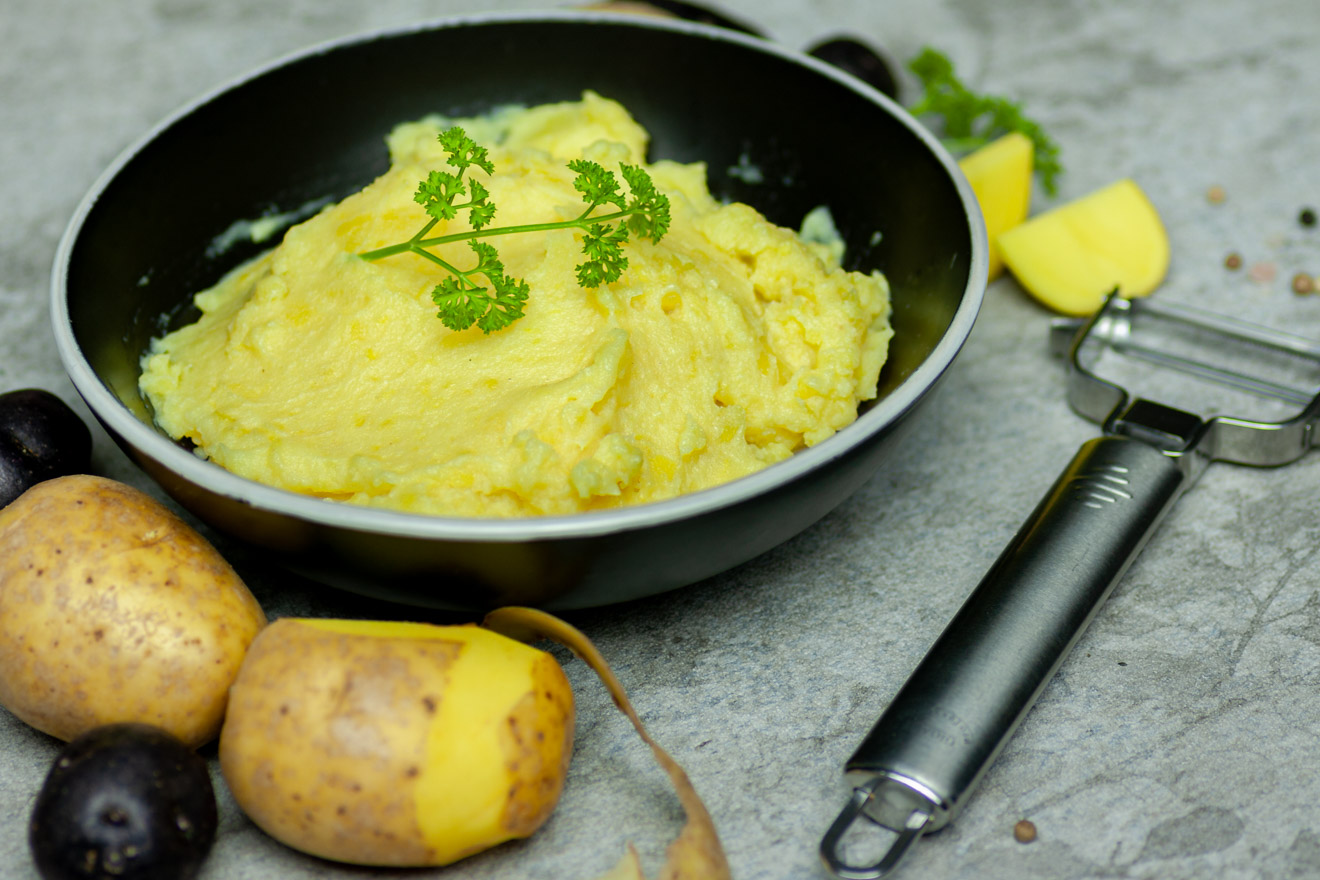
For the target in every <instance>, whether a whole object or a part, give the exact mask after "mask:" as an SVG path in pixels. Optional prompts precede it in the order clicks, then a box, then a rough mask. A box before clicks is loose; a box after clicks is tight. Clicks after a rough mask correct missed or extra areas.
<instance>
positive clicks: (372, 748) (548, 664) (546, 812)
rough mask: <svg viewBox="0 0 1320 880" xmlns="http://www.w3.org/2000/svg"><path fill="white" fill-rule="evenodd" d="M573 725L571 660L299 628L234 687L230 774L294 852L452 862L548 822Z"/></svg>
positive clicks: (365, 631) (372, 632)
mask: <svg viewBox="0 0 1320 880" xmlns="http://www.w3.org/2000/svg"><path fill="white" fill-rule="evenodd" d="M316 624H326V625H329V626H331V627H334V626H337V625H339V624H343V625H344V626H346V627H348V628H349V630H351V631H335V630H334V629H329V630H327V629H324V628H321V627H319V626H317V625H316ZM474 637H475V638H476V640H477V642H478V643H477V644H474V643H473V642H472V641H468V639H470V638H474ZM496 640H499V642H504V643H508V644H507V645H501V644H499V642H497V641H496ZM508 646H515V648H514V649H512V650H509V649H508ZM492 648H493V651H492ZM494 691H502V693H503V696H501V697H500V698H498V699H494V700H486V699H485V698H484V697H482V698H474V697H473V695H474V694H478V693H482V694H484V693H492V692H494ZM464 694H466V696H465V695H464ZM450 701H453V705H447V703H448V702H450ZM478 704H480V705H478ZM573 721H574V710H573V702H572V691H571V689H570V688H569V685H568V681H567V679H566V678H565V676H564V673H563V671H562V670H561V669H560V667H559V664H558V662H556V661H555V659H554V658H553V657H552V656H551V655H549V654H546V653H544V652H541V651H537V650H535V649H533V648H530V647H528V646H526V645H522V644H520V643H517V642H513V641H512V640H510V639H505V637H503V636H499V635H496V634H494V633H491V632H489V631H487V630H482V629H479V628H478V627H475V626H470V627H469V626H463V627H453V626H450V627H439V626H428V625H425V624H390V623H384V624H377V623H374V622H370V621H345V622H329V623H328V624H327V622H324V621H303V620H294V619H289V618H284V619H280V620H277V621H275V622H274V623H272V624H271V625H270V626H269V627H268V628H267V629H266V630H265V631H264V632H263V633H262V634H261V635H260V636H259V637H258V638H257V640H256V641H255V642H254V643H253V645H252V648H251V650H250V651H249V653H248V657H247V660H246V661H245V663H244V666H243V669H242V671H241V672H240V674H239V677H238V680H237V681H236V682H235V683H234V687H233V691H232V695H231V699H230V711H229V715H228V717H227V718H226V720H225V726H224V729H223V731H222V732H221V735H220V766H221V770H222V772H223V773H224V777H225V781H226V783H227V784H228V786H229V789H230V791H231V792H232V793H233V795H234V798H235V800H236V801H237V802H238V804H239V806H240V807H241V808H242V809H243V810H244V812H245V813H247V815H248V816H249V817H250V818H251V819H252V820H253V821H254V822H255V823H256V824H257V825H258V826H260V827H261V828H262V829H264V830H265V831H266V832H267V833H268V834H270V835H271V836H273V837H275V838H276V839H278V840H280V841H282V842H283V843H285V844H286V845H288V846H291V847H293V848H295V849H298V850H301V851H303V852H306V853H310V854H312V855H316V856H319V857H322V858H326V859H333V860H336V861H340V862H348V863H353V864H361V865H378V866H396V867H404V866H409V867H417V866H427V865H444V864H449V863H451V862H454V861H456V860H458V859H461V858H463V857H465V856H468V855H472V854H474V853H476V852H479V851H481V850H484V849H487V848H489V847H491V846H494V845H496V844H499V843H502V842H503V841H506V840H510V839H512V838H516V837H526V836H528V835H530V834H532V833H533V832H534V831H535V830H536V829H537V828H539V827H540V826H541V824H542V823H544V822H545V820H546V819H547V818H548V817H549V816H550V813H551V811H552V810H553V809H554V806H555V804H556V803H557V801H558V799H559V795H560V792H561V790H562V787H563V782H564V778H565V776H566V775H567V772H568V762H569V758H570V753H571V751H572V735H573ZM467 748H471V749H474V750H475V751H474V752H473V754H472V755H471V756H456V755H455V754H454V751H455V750H456V749H457V750H458V751H463V750H464V749H467Z"/></svg>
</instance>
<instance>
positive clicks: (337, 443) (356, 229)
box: [141, 93, 891, 517]
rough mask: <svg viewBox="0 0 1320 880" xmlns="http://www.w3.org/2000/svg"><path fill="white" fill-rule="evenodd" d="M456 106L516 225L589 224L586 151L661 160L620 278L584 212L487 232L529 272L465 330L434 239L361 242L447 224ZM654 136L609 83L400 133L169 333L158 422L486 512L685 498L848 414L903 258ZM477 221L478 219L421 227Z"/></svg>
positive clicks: (224, 448)
mask: <svg viewBox="0 0 1320 880" xmlns="http://www.w3.org/2000/svg"><path fill="white" fill-rule="evenodd" d="M455 124H457V125H458V126H459V127H461V128H462V129H463V130H464V131H465V132H466V133H467V134H468V135H469V136H470V137H471V138H472V139H473V140H474V141H475V142H477V143H479V144H482V145H484V146H486V147H487V148H488V150H489V159H490V162H491V164H492V165H493V167H494V173H493V174H486V173H485V172H484V170H480V169H468V177H467V178H465V179H470V180H475V181H479V182H480V183H481V185H482V187H483V191H484V192H485V193H486V195H487V196H488V202H489V203H492V204H494V205H497V206H498V211H497V213H496V216H495V217H494V222H495V223H498V224H499V225H501V226H509V225H517V224H522V223H537V224H539V223H544V222H545V221H547V220H554V219H563V220H566V219H571V218H573V217H576V216H578V215H579V214H580V213H581V212H582V209H583V198H582V195H583V194H582V192H581V191H580V190H578V189H575V188H574V181H575V179H576V178H577V174H576V173H575V172H574V171H573V170H572V169H571V168H569V167H568V163H569V162H570V161H573V160H585V161H589V162H593V163H597V164H598V165H599V166H601V167H602V168H605V169H609V170H611V172H612V173H613V172H614V171H618V170H621V168H622V166H625V165H627V166H632V167H636V168H641V169H643V170H644V171H645V172H646V175H647V179H648V180H650V181H653V184H654V187H655V189H656V190H657V191H658V192H659V193H661V194H663V195H664V196H665V198H666V199H667V201H668V205H669V215H670V216H669V223H668V226H667V229H666V230H665V231H664V234H663V236H662V237H659V238H660V240H659V241H656V240H654V238H650V237H647V236H645V235H638V234H634V235H632V236H631V237H630V239H629V241H627V243H626V245H624V246H623V247H622V250H621V253H622V255H623V257H625V258H626V260H627V266H626V268H625V269H623V270H622V272H621V274H620V275H619V277H618V279H617V280H615V281H612V282H606V283H601V284H599V285H597V286H595V287H585V288H584V287H583V286H581V285H580V284H579V278H578V273H579V266H581V265H582V264H583V252H582V249H583V243H584V241H583V231H582V230H580V229H572V228H565V229H555V230H551V231H548V232H543V233H539V234H518V235H512V234H511V235H502V236H499V237H498V238H497V239H496V238H491V239H481V241H483V242H486V243H490V244H493V245H495V246H496V247H497V249H498V256H499V259H500V261H501V270H500V271H501V273H502V274H503V275H505V276H507V278H508V279H515V280H518V281H522V282H525V283H526V285H527V295H526V297H525V299H524V300H522V301H521V312H522V314H521V316H520V317H516V319H515V320H511V321H508V322H505V326H502V327H498V328H496V327H483V326H479V325H475V324H474V325H473V326H469V327H467V329H462V330H455V329H453V328H452V327H450V326H447V325H446V322H445V321H443V320H437V317H436V315H437V308H438V307H437V303H438V302H439V300H433V294H434V293H435V292H436V288H437V286H438V285H440V284H441V283H443V282H445V279H446V278H452V277H454V273H452V272H449V271H447V270H445V269H443V268H442V267H441V266H439V265H438V264H437V263H436V262H435V261H434V260H431V259H429V258H427V257H424V256H422V255H420V254H417V253H411V252H410V253H399V254H395V255H392V256H389V257H388V258H382V259H365V258H364V257H362V256H360V255H362V254H369V253H371V252H372V251H373V250H379V249H380V248H384V247H388V246H391V245H395V244H398V243H399V242H406V241H407V240H409V239H410V238H411V237H412V236H414V235H416V234H417V233H418V230H419V229H421V228H423V226H424V224H426V223H429V220H428V215H427V212H426V210H425V208H424V206H422V205H419V203H418V200H417V199H419V198H421V196H420V194H419V192H418V190H419V187H418V181H419V180H422V181H426V180H428V179H429V175H430V174H431V172H432V171H436V170H437V169H439V170H442V171H443V170H444V169H445V168H446V167H450V166H448V164H447V160H448V159H449V158H451V157H450V156H447V155H446V152H445V149H444V145H443V144H442V143H440V141H439V139H438V135H439V134H440V133H441V132H443V131H447V130H449V129H450V128H451V127H452V126H453V125H455ZM647 141H648V135H647V133H646V132H645V131H644V130H643V129H642V128H641V127H640V126H639V125H638V124H637V122H635V121H634V120H633V119H632V118H631V117H630V116H629V115H628V113H627V112H626V111H625V110H624V109H623V108H622V107H621V106H620V105H618V104H617V103H615V102H612V101H609V100H607V99H604V98H601V97H599V96H597V95H594V94H591V93H587V94H585V95H584V96H583V98H582V100H580V101H576V102H568V103H564V104H555V105H546V106H541V107H534V108H531V109H527V110H520V111H507V112H499V113H496V114H493V115H492V116H490V117H486V118H480V119H463V120H448V119H445V120H441V119H432V120H424V121H421V122H416V123H408V124H404V125H402V126H400V127H399V128H398V129H397V130H396V131H395V132H393V134H392V135H391V137H390V138H389V145H390V150H391V155H392V161H393V165H392V168H391V169H390V170H389V171H388V172H387V173H385V174H384V175H383V176H381V177H380V178H379V179H378V180H376V181H375V182H373V183H372V184H371V185H369V186H368V187H367V188H366V189H364V190H363V191H362V192H360V193H358V194H355V195H353V196H350V197H349V198H347V199H345V200H344V201H343V202H341V203H339V204H338V205H335V206H333V207H330V208H327V209H326V210H324V211H322V212H321V213H319V214H318V215H316V216H315V217H313V218H312V219H310V220H308V221H306V222H304V223H302V224H300V225H298V226H296V227H294V228H293V229H291V230H290V231H289V232H288V233H287V235H286V236H285V239H284V241H283V243H282V244H280V245H279V246H278V247H277V248H275V249H274V250H272V251H271V252H269V253H268V254H266V255H265V256H263V257H261V258H259V259H258V260H256V261H255V262H252V263H250V264H248V265H245V266H242V267H240V268H238V269H236V270H235V271H234V272H232V273H231V274H230V275H229V276H228V277H227V278H225V279H224V280H223V281H222V282H221V283H220V284H219V285H217V286H216V287H215V288H213V289H211V290H208V291H205V292H203V293H201V294H200V295H198V297H197V304H198V305H199V307H200V308H201V310H202V312H203V315H202V317H201V319H200V320H199V321H197V322H196V323H195V324H193V325H190V326H187V327H184V328H181V329H179V330H177V331H176V332H174V333H171V334H169V335H167V336H165V337H163V338H161V339H159V340H157V341H156V342H155V343H154V345H153V347H152V349H151V351H150V352H149V353H148V354H147V356H146V357H145V358H144V372H143V376H142V379H141V388H142V390H143V392H144V394H145V396H146V398H147V399H148V400H149V402H150V404H151V406H152V407H153V409H154V412H155V417H156V420H157V423H158V424H159V425H160V426H161V427H162V429H163V430H165V431H166V432H167V433H169V434H170V435H171V436H174V437H176V438H181V439H186V440H187V441H189V442H191V443H193V444H195V446H196V449H197V451H198V453H199V454H201V455H205V456H206V457H208V458H209V459H210V460H212V461H214V462H216V463H217V464H219V465H222V466H223V467H225V468H228V469H230V470H232V471H233V472H235V473H237V474H240V475H242V476H245V477H248V478H250V479H253V480H256V481H258V482H261V483H266V484H269V485H273V486H277V487H281V488H284V489H288V490H292V491H295V492H301V493H306V494H310V495H315V496H319V497H323V498H328V499H334V500H339V501H344V502H350V503H354V504H361V505H370V506H378V507H385V508H391V509H397V510H404V511H412V512H419V513H426V514H437V515H452V516H475V517H519V516H536V515H554V514H570V513H576V512H582V511H592V510H598V509H604V508H610V507H615V506H618V505H624V504H636V503H642V502H647V501H653V500H659V499H664V498H669V497H673V496H675V495H678V494H680V493H685V492H692V491H696V490H699V489H702V488H706V487H710V486H715V485H718V484H721V483H724V482H727V481H729V480H733V479H736V478H738V477H741V476H744V475H746V474H750V473H753V472H755V471H757V470H759V469H761V468H764V467H766V466H767V465H770V464H772V463H774V462H777V461H780V460H783V459H785V458H787V457H789V456H791V455H792V454H793V453H794V452H795V451H797V450H800V449H802V448H804V447H807V446H810V445H813V444H815V443H819V442H820V441H822V440H824V439H825V438H827V437H829V436H830V435H832V434H833V433H834V432H835V431H837V430H839V429H840V428H842V427H844V426H846V425H847V424H849V423H851V422H852V421H853V420H854V419H855V418H856V414H857V406H858V404H859V402H860V401H863V400H866V399H869V398H871V397H873V396H874V395H875V386H876V379H877V376H878V373H879V371H880V368H881V366H882V364H883V363H884V360H885V357H886V354H887V349H888V341H889V338H890V336H891V330H890V327H889V323H888V317H889V297H888V287H887V283H886V281H885V279H884V278H883V276H881V275H880V274H879V273H872V274H864V273H858V272H848V271H845V270H843V269H842V268H841V267H840V266H839V264H838V262H837V260H836V259H835V257H834V256H833V255H832V254H833V251H832V249H831V248H830V247H828V246H824V245H819V244H816V243H812V242H807V241H804V240H803V239H802V238H801V237H800V236H798V235H797V234H796V233H795V232H793V231H791V230H788V229H784V228H780V227H777V226H775V225H773V224H771V223H769V222H768V221H767V220H766V219H765V218H764V217H762V216H761V215H760V214H759V213H757V212H756V211H755V210H754V209H752V208H750V207H748V206H747V205H743V204H721V203H719V202H718V201H717V200H716V199H714V198H713V197H712V196H711V195H710V193H709V191H708V189H707V185H706V181H705V173H704V167H703V166H702V165H700V164H691V165H682V164H677V163H674V162H669V161H660V162H656V163H650V164H648V163H646V162H645V161H644V157H645V154H646V147H647ZM447 173H449V172H447ZM628 183H629V184H630V185H631V184H632V180H629V181H628ZM621 191H622V190H621ZM471 226H472V224H471V222H470V218H469V212H467V211H460V212H457V214H456V216H455V217H454V218H453V219H452V220H445V221H437V223H436V224H435V226H434V227H433V228H432V229H431V230H430V231H428V232H427V233H426V235H427V236H428V237H439V236H442V235H444V234H446V233H449V232H468V231H470V230H471ZM436 256H438V257H439V258H440V259H443V260H444V261H445V262H447V263H449V264H450V265H451V266H454V267H457V268H458V269H459V270H462V271H466V270H467V268H468V267H469V266H471V265H472V264H473V261H474V260H478V259H482V257H481V254H479V253H476V252H475V251H474V249H473V247H472V244H471V243H470V242H455V243H451V244H447V245H441V246H440V247H438V248H437V249H436ZM482 284H483V285H485V282H482Z"/></svg>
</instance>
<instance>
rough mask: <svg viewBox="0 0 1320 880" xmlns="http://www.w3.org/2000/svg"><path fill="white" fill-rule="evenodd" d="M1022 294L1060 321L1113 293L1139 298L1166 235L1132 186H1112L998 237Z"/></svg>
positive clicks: (1162, 263) (1151, 280) (1152, 277)
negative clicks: (1116, 290) (1031, 298)
mask: <svg viewBox="0 0 1320 880" xmlns="http://www.w3.org/2000/svg"><path fill="white" fill-rule="evenodd" d="M998 244H999V250H1000V253H1001V254H1002V255H1003V258H1004V264H1005V265H1006V266H1008V269H1009V271H1011V272H1012V273H1013V275H1014V276H1015V277H1016V278H1017V280H1018V281H1019V282H1021V284H1022V286H1023V287H1024V288H1026V290H1027V292H1028V293H1030V294H1031V295H1032V296H1034V297H1036V299H1038V300H1040V301H1041V302H1042V303H1044V304H1045V305H1046V306H1048V307H1049V308H1051V309H1053V310H1054V311H1056V312H1062V313H1063V314H1065V315H1089V314H1092V313H1093V312H1095V310H1096V309H1098V308H1100V305H1101V303H1102V302H1104V298H1105V296H1106V295H1108V294H1109V293H1111V292H1112V291H1113V290H1114V289H1115V288H1117V289H1118V292H1119V294H1121V295H1122V296H1125V297H1135V296H1145V295H1146V294H1148V293H1150V292H1151V291H1153V290H1154V289H1155V288H1156V287H1158V286H1159V284H1160V282H1161V281H1163V280H1164V275H1165V273H1166V272H1168V269H1169V236H1168V234H1167V233H1166V232H1165V229H1164V223H1163V222H1162V221H1161V220H1160V215H1159V213H1158V212H1157V211H1156V210H1155V206H1154V205H1152V204H1151V202H1150V200H1149V199H1148V198H1146V194H1145V193H1144V192H1142V191H1141V188H1140V187H1138V186H1137V184H1136V183H1135V182H1133V181H1132V180H1129V179H1126V178H1125V179H1123V180H1119V181H1117V182H1115V183H1111V184H1110V185H1109V186H1106V187H1104V188H1102V189H1098V190H1096V191H1095V192H1092V193H1090V194H1088V195H1085V196H1083V197H1081V198H1080V199H1077V200H1075V201H1072V202H1068V203H1067V204H1064V205H1060V206H1059V207H1057V208H1053V209H1051V210H1049V211H1046V212H1045V213H1043V214H1038V215H1036V216H1035V217H1033V218H1031V219H1030V220H1028V221H1027V222H1025V223H1023V224H1021V225H1019V226H1016V227H1014V228H1013V229H1010V230H1008V231H1007V232H1005V233H1004V234H1002V235H1000V236H999V241H998Z"/></svg>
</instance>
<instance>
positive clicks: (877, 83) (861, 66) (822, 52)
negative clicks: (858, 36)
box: [808, 37, 899, 101]
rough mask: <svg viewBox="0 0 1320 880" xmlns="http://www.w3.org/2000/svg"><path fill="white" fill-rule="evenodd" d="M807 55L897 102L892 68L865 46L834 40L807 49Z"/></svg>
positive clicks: (846, 39)
mask: <svg viewBox="0 0 1320 880" xmlns="http://www.w3.org/2000/svg"><path fill="white" fill-rule="evenodd" d="M808 54H810V55H814V56H815V57H817V58H819V59H820V60H821V61H824V62H826V63H828V64H833V65H834V66H835V67H837V68H839V69H840V70H842V71H844V72H845V73H851V74H852V75H853V76H855V77H857V78H858V79H860V80H861V81H862V82H864V83H867V84H868V85H870V86H871V87H872V88H874V89H875V90H876V91H878V92H880V93H881V94H884V95H888V96H889V97H890V98H893V99H894V100H895V101H897V100H899V97H898V77H897V76H895V75H894V71H893V67H892V66H891V64H890V63H889V62H888V61H886V60H885V58H884V57H883V56H882V55H881V54H880V53H879V52H878V51H877V50H875V49H873V48H871V47H870V46H868V45H866V44H865V43H862V42H859V41H858V40H854V39H852V38H850V37H836V38H834V39H832V40H826V41H825V42H823V43H820V44H818V45H817V46H815V47H813V48H812V49H809V50H808Z"/></svg>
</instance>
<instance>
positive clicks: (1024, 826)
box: [1013, 819, 1036, 843]
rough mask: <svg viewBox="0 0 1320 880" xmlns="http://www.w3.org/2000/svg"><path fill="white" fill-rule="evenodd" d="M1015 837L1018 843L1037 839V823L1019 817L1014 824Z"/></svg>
mask: <svg viewBox="0 0 1320 880" xmlns="http://www.w3.org/2000/svg"><path fill="white" fill-rule="evenodd" d="M1013 839H1014V840H1016V841H1017V842H1018V843H1031V842H1032V841H1033V840H1035V839H1036V824H1035V823H1034V822H1032V821H1031V820H1030V819H1019V820H1018V823H1017V824H1016V825H1014V826H1013Z"/></svg>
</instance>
